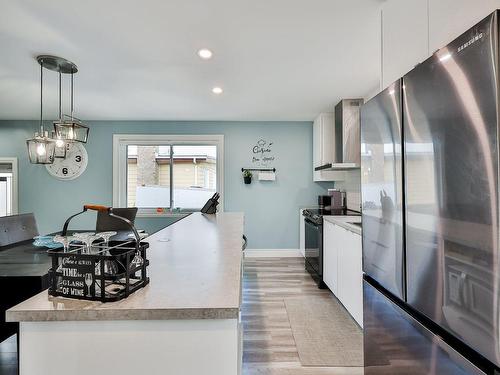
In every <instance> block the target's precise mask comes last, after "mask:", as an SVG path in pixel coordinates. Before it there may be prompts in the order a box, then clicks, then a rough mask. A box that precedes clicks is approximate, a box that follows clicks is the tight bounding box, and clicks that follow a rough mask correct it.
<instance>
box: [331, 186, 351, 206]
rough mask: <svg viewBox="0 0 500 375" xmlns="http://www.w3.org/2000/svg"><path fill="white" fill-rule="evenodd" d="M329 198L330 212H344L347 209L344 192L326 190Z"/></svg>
mask: <svg viewBox="0 0 500 375" xmlns="http://www.w3.org/2000/svg"><path fill="white" fill-rule="evenodd" d="M328 195H329V196H330V198H331V200H330V206H331V209H332V210H345V209H346V207H347V204H346V203H347V202H346V192H345V191H340V190H339V189H328Z"/></svg>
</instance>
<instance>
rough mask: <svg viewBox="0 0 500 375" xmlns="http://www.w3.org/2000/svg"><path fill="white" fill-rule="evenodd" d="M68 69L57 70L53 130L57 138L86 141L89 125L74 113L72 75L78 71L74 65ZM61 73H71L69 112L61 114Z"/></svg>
mask: <svg viewBox="0 0 500 375" xmlns="http://www.w3.org/2000/svg"><path fill="white" fill-rule="evenodd" d="M71 64H72V65H73V67H72V68H71V69H70V70H69V71H62V70H60V71H59V120H58V121H54V131H55V133H56V136H57V138H58V139H62V140H63V141H64V142H81V143H87V140H88V137H89V130H90V129H89V127H88V126H87V125H85V124H84V123H83V122H82V121H81V120H80V119H77V118H76V117H75V116H74V115H73V112H74V106H73V102H74V99H73V97H74V93H73V75H74V74H75V73H76V72H77V71H78V68H77V67H76V65H74V64H73V63H71ZM61 73H65V74H71V114H70V115H63V114H62V112H61Z"/></svg>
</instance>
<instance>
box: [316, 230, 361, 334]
mask: <svg viewBox="0 0 500 375" xmlns="http://www.w3.org/2000/svg"><path fill="white" fill-rule="evenodd" d="M323 230H324V232H323V280H324V282H325V284H326V285H327V286H328V288H330V290H331V291H332V292H333V294H335V296H336V297H337V298H338V299H339V301H340V302H342V304H343V305H344V307H345V308H346V310H347V311H349V313H350V314H351V316H352V317H353V318H354V320H356V322H357V323H358V324H359V325H360V326H361V327H363V271H362V252H361V236H360V235H359V234H356V233H353V232H351V231H349V230H346V229H344V228H342V227H340V226H338V225H335V224H333V223H330V222H328V221H326V220H325V221H324V226H323Z"/></svg>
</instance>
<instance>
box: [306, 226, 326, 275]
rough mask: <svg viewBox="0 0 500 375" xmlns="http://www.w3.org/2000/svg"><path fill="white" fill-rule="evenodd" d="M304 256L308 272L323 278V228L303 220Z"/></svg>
mask: <svg viewBox="0 0 500 375" xmlns="http://www.w3.org/2000/svg"><path fill="white" fill-rule="evenodd" d="M304 222H305V238H306V246H305V256H306V267H307V269H308V271H310V272H314V273H315V274H317V275H318V276H319V277H320V278H321V277H323V226H322V225H317V224H315V223H313V222H312V221H310V220H309V219H307V218H306V219H305V220H304Z"/></svg>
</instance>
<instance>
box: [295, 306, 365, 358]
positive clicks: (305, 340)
mask: <svg viewBox="0 0 500 375" xmlns="http://www.w3.org/2000/svg"><path fill="white" fill-rule="evenodd" d="M285 306H286V311H287V313H288V318H289V319H290V325H291V327H292V333H293V337H294V339H295V344H296V346H297V351H298V353H299V358H300V362H301V363H302V366H321V367H359V366H363V332H362V330H361V328H360V327H359V326H358V325H357V324H356V323H355V322H354V321H353V319H352V318H351V316H350V315H349V314H348V313H347V311H346V310H345V309H344V307H343V306H342V305H341V304H340V302H338V301H337V300H336V299H335V298H334V297H333V296H332V297H330V296H310V297H290V298H285Z"/></svg>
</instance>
